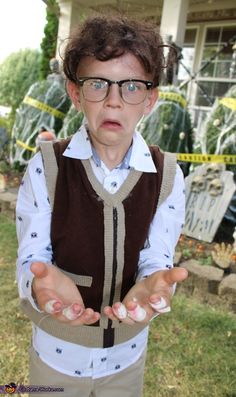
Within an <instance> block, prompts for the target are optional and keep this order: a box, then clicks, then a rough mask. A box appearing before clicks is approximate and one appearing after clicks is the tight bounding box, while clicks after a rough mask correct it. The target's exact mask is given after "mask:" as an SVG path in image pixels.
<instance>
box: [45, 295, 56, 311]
mask: <svg viewBox="0 0 236 397" xmlns="http://www.w3.org/2000/svg"><path fill="white" fill-rule="evenodd" d="M56 302H57V301H56V299H52V300H50V301H48V302H47V303H46V304H45V306H44V310H45V312H46V313H49V314H52V313H55V312H56V310H55V309H54V307H53V306H54V304H55V303H56Z"/></svg>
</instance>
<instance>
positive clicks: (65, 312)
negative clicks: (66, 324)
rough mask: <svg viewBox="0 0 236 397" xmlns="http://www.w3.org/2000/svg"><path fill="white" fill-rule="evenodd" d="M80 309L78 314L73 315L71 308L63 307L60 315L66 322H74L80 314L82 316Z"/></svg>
mask: <svg viewBox="0 0 236 397" xmlns="http://www.w3.org/2000/svg"><path fill="white" fill-rule="evenodd" d="M82 311H83V310H82V309H81V311H79V313H75V312H74V310H73V309H72V306H68V307H65V308H64V309H63V310H62V314H63V315H64V316H65V317H66V318H67V319H68V320H76V319H77V318H78V317H79V316H80V315H81V314H82Z"/></svg>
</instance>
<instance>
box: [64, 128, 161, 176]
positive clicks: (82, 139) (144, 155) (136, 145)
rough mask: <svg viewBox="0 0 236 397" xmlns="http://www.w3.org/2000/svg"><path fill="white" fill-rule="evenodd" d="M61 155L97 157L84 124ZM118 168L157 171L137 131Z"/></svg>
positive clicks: (79, 157) (81, 157)
mask: <svg viewBox="0 0 236 397" xmlns="http://www.w3.org/2000/svg"><path fill="white" fill-rule="evenodd" d="M63 156H65V157H70V158H73V159H78V160H85V159H90V158H93V159H94V161H95V163H97V161H98V160H99V161H100V159H99V157H98V155H97V153H96V152H95V151H94V152H93V148H92V146H91V143H90V139H89V136H88V132H87V130H86V127H85V125H82V126H81V127H80V129H79V130H78V131H77V132H76V133H75V134H74V135H73V136H72V138H71V141H70V143H69V144H68V146H67V148H66V150H65V151H64V153H63ZM119 168H132V169H135V170H136V171H142V172H157V170H156V167H155V164H154V162H153V160H152V156H151V153H150V150H149V148H148V145H147V144H146V142H145V140H144V139H143V137H142V136H141V134H140V133H139V132H138V131H135V132H134V135H133V144H132V146H131V147H130V149H129V150H128V152H127V154H126V156H125V158H124V160H123V161H122V163H121V165H120V166H119Z"/></svg>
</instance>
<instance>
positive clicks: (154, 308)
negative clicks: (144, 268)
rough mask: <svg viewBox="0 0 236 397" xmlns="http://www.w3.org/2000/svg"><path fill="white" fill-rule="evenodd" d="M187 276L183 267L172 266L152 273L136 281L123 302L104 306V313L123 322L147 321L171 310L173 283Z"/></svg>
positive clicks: (130, 323)
mask: <svg viewBox="0 0 236 397" xmlns="http://www.w3.org/2000/svg"><path fill="white" fill-rule="evenodd" d="M187 276H188V273H187V270H186V269H184V268H180V267H179V268H178V267H176V268H173V269H170V270H161V271H157V272H155V273H153V274H152V275H150V276H149V277H147V278H145V279H143V280H142V281H139V282H137V283H136V284H135V285H134V286H133V287H132V288H131V289H130V291H129V292H128V294H127V295H126V296H125V298H124V300H123V302H122V303H121V302H116V303H115V304H113V306H112V307H110V306H106V307H105V308H104V313H105V314H106V315H107V316H108V317H109V318H110V319H111V320H119V321H122V322H123V323H125V324H129V325H132V324H135V323H136V322H141V323H148V322H149V321H150V320H151V319H152V318H153V317H155V316H157V315H159V314H162V313H167V312H169V311H170V310H171V308H170V301H171V297H172V294H173V286H174V284H175V283H178V282H181V281H184V280H185V279H186V278H187Z"/></svg>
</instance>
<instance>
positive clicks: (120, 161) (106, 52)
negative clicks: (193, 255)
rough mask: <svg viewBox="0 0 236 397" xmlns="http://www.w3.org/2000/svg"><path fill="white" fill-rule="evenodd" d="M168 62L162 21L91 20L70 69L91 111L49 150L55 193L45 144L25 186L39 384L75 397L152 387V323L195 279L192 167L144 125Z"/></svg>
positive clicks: (25, 277)
mask: <svg viewBox="0 0 236 397" xmlns="http://www.w3.org/2000/svg"><path fill="white" fill-rule="evenodd" d="M162 66H163V44H162V41H161V37H160V35H159V34H158V33H156V32H155V30H153V27H150V26H148V25H147V24H142V23H141V22H135V21H131V20H128V19H125V18H119V17H109V18H104V17H94V18H91V19H88V20H87V21H85V23H84V25H83V27H82V28H81V29H80V30H79V31H77V32H75V33H74V35H73V37H72V38H71V39H70V41H69V43H68V45H67V47H66V49H65V56H64V63H63V67H64V73H65V76H66V86H67V91H68V94H69V96H70V98H71V100H72V102H73V103H74V105H75V106H76V108H77V109H78V110H82V111H83V112H84V115H85V118H86V121H85V123H84V125H83V126H82V127H81V129H80V130H79V131H78V132H76V133H75V134H74V136H73V137H72V138H71V139H70V140H65V141H61V142H56V143H54V150H53V151H52V153H51V154H49V156H48V157H49V161H53V157H54V154H55V157H56V162H57V167H58V174H57V177H56V190H55V194H54V192H52V193H51V194H50V190H51V188H50V186H49V187H48V189H47V187H46V182H45V176H46V179H48V177H47V174H48V173H50V171H51V170H50V166H48V165H47V166H46V157H45V159H44V160H42V154H41V152H39V153H37V154H36V156H35V157H34V158H33V159H32V160H31V161H30V163H29V165H28V168H27V171H26V174H25V176H24V178H23V184H22V186H21V187H20V190H19V196H18V203H17V230H18V239H19V250H18V261H17V265H18V271H17V277H18V283H19V291H20V297H21V299H22V304H23V306H24V310H25V312H26V313H28V315H29V317H30V318H31V320H32V321H33V323H34V325H33V346H32V348H31V352H30V355H31V357H30V384H34V385H35V384H40V385H44V386H45V385H47V386H48V385H50V386H51V385H54V386H58V387H62V388H64V393H63V396H68V397H73V396H76V397H92V396H93V397H108V396H109V397H120V396H121V395H122V396H123V397H139V396H141V395H142V385H143V371H144V364H145V353H146V346H147V338H148V324H149V322H150V320H151V319H152V318H153V317H155V316H157V315H159V314H161V313H165V312H168V311H170V299H171V296H172V294H173V287H174V284H175V283H176V282H179V281H182V280H184V279H185V278H186V277H187V273H186V271H185V270H184V269H181V268H175V269H172V266H173V254H174V248H175V245H176V243H177V241H178V238H179V235H180V232H181V226H182V224H183V221H184V180H183V176H182V172H181V171H180V168H179V167H176V164H175V161H173V158H172V156H168V155H166V156H165V158H164V155H163V153H161V152H160V150H159V149H158V148H149V147H148V146H147V145H146V143H145V142H144V140H143V138H142V137H141V136H140V134H139V133H138V132H137V131H136V130H135V128H136V125H137V124H138V122H139V120H140V119H141V118H142V116H143V115H145V114H148V113H149V112H150V111H151V109H152V107H153V105H154V103H155V101H156V100H157V96H158V93H157V89H156V87H157V86H158V84H159V80H160V77H161V72H162ZM42 150H43V148H42ZM43 161H44V162H45V164H44V165H45V168H44V165H43ZM48 195H49V197H48ZM53 201H54V204H53ZM50 205H51V206H50ZM51 207H53V211H51ZM52 263H53V264H52ZM34 395H35V394H34ZM40 395H45V396H49V395H50V393H48V394H40ZM58 395H59V393H58Z"/></svg>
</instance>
